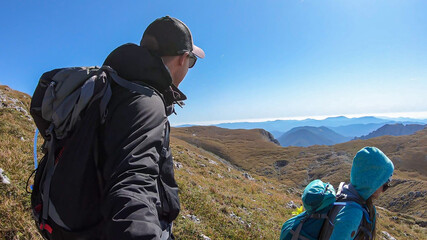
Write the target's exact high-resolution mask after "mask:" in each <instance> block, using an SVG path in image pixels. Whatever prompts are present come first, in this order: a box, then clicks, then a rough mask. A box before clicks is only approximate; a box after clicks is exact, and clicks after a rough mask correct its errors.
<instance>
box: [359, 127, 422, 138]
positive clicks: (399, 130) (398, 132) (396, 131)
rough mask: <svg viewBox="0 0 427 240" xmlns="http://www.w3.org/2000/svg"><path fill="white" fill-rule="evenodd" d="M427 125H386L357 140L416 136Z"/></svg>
mask: <svg viewBox="0 0 427 240" xmlns="http://www.w3.org/2000/svg"><path fill="white" fill-rule="evenodd" d="M426 126H427V125H419V124H407V125H404V124H401V123H395V124H386V125H384V126H382V127H380V128H379V129H377V130H375V131H373V132H371V133H369V134H368V135H366V136H361V137H356V138H355V139H370V138H374V137H381V136H385V135H390V136H402V135H410V134H414V133H415V132H417V131H420V130H422V129H424V128H425V127H426Z"/></svg>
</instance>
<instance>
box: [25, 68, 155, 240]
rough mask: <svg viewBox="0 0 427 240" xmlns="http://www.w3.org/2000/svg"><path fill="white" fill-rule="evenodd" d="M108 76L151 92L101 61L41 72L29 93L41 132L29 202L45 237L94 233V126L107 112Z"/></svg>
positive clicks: (97, 188) (98, 189)
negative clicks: (31, 95)
mask: <svg viewBox="0 0 427 240" xmlns="http://www.w3.org/2000/svg"><path fill="white" fill-rule="evenodd" d="M112 82H115V83H116V84H118V85H119V86H121V87H124V88H126V89H129V90H130V91H134V92H137V93H140V94H151V93H152V92H153V90H152V89H151V88H149V87H147V86H143V85H138V84H135V83H132V82H129V81H126V80H124V79H122V78H121V77H119V76H118V75H117V74H116V72H115V71H114V70H113V69H112V68H110V67H108V66H103V67H101V68H99V67H73V68H62V69H55V70H52V71H50V72H46V73H44V74H43V75H42V76H41V78H40V81H39V83H38V85H37V88H36V90H35V92H34V94H33V98H32V101H31V106H30V113H31V115H32V116H33V118H34V122H35V124H36V126H37V128H38V129H39V130H40V134H41V135H42V136H43V138H44V144H43V147H42V148H43V149H42V150H43V153H44V156H43V157H42V159H41V160H40V164H38V167H37V169H36V171H35V177H34V185H33V190H32V192H31V207H32V213H33V217H34V220H35V222H36V225H37V227H38V229H39V231H40V233H41V234H42V235H43V236H44V237H45V238H46V239H95V238H96V237H97V236H98V234H99V229H100V225H101V223H102V216H100V211H99V206H100V202H101V200H102V189H103V182H102V178H101V175H100V171H99V162H98V129H99V127H100V126H101V125H102V124H103V122H104V121H105V118H106V115H107V105H108V102H109V100H110V98H111V95H112V91H111V84H112Z"/></svg>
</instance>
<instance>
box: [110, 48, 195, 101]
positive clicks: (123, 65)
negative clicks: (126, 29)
mask: <svg viewBox="0 0 427 240" xmlns="http://www.w3.org/2000/svg"><path fill="white" fill-rule="evenodd" d="M104 65H107V66H110V67H111V68H113V69H114V70H115V71H116V72H117V74H118V75H119V76H120V77H122V78H124V79H126V80H128V81H131V82H143V83H144V84H147V85H149V86H151V87H153V88H154V89H156V90H157V91H158V92H159V93H160V94H161V95H162V96H163V98H164V100H165V104H166V106H169V105H172V104H174V103H177V104H178V105H180V106H182V101H183V100H186V99H187V97H186V96H185V94H184V93H182V92H181V91H180V90H179V89H178V88H177V87H175V86H174V85H173V84H172V78H171V75H170V73H169V70H168V69H167V68H166V67H165V65H164V64H163V61H162V59H161V58H160V57H159V56H157V55H155V54H154V53H152V52H151V51H149V50H148V49H146V48H144V47H141V46H138V45H136V44H133V43H127V44H124V45H122V46H120V47H118V48H116V49H115V50H113V51H112V52H111V53H110V54H109V55H108V57H107V58H106V59H105V62H104Z"/></svg>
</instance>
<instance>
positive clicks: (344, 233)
mask: <svg viewBox="0 0 427 240" xmlns="http://www.w3.org/2000/svg"><path fill="white" fill-rule="evenodd" d="M362 216H363V213H362V211H361V210H360V209H358V208H355V207H352V206H345V207H344V208H343V209H342V210H341V211H340V212H339V213H338V215H337V217H336V218H335V223H334V224H335V226H334V231H333V232H332V235H331V238H330V240H352V239H354V237H355V236H356V234H357V229H358V228H359V224H360V222H361V220H362ZM353 232H354V233H353Z"/></svg>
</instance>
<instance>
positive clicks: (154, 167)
mask: <svg viewBox="0 0 427 240" xmlns="http://www.w3.org/2000/svg"><path fill="white" fill-rule="evenodd" d="M104 65H108V66H110V67H111V68H113V69H114V70H115V71H116V72H117V73H118V75H119V76H121V77H122V78H124V79H126V80H128V81H132V82H136V83H138V84H141V85H146V86H149V88H150V89H151V90H152V91H151V94H147V95H142V94H139V93H135V92H132V91H130V90H128V89H125V88H122V87H120V86H118V85H116V84H114V83H112V92H113V95H112V98H111V100H110V103H109V105H108V115H107V118H106V122H105V124H104V127H103V130H102V131H101V134H100V142H101V144H100V145H101V146H100V147H101V151H100V156H101V157H100V159H102V160H101V164H102V169H103V171H102V178H103V181H104V186H105V188H104V189H105V196H104V200H103V204H102V206H101V208H102V214H103V217H104V219H105V223H104V226H103V230H102V232H103V234H104V237H103V238H105V239H160V235H161V232H162V228H163V227H162V225H164V223H165V222H166V223H167V222H172V221H173V220H174V219H175V218H176V217H177V215H178V213H179V199H178V186H177V184H176V182H175V179H174V171H173V162H172V155H171V151H170V149H169V132H170V126H169V122H168V118H167V116H169V115H170V114H171V113H172V112H173V103H175V102H177V101H181V100H185V99H186V97H185V95H184V94H182V93H181V92H180V91H179V90H177V88H176V87H174V86H173V85H172V79H171V76H170V73H169V71H168V69H167V68H166V67H165V65H164V64H163V62H162V60H161V58H160V57H158V56H155V55H154V54H152V53H151V52H150V51H149V50H147V49H145V48H143V47H140V46H138V45H134V44H125V45H123V46H120V47H119V48H117V49H115V50H114V51H113V52H112V53H110V55H109V56H108V57H107V59H106V60H105V62H104Z"/></svg>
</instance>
